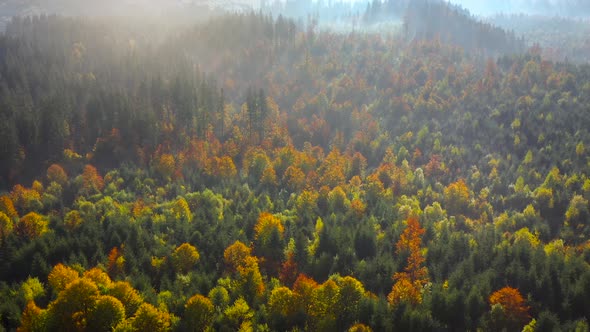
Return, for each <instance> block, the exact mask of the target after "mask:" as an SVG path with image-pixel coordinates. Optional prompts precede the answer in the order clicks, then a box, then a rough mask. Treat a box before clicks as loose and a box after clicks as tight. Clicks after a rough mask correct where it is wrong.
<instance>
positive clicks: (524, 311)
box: [489, 287, 530, 330]
mask: <svg viewBox="0 0 590 332" xmlns="http://www.w3.org/2000/svg"><path fill="white" fill-rule="evenodd" d="M489 302H490V306H491V307H492V310H491V312H492V317H491V318H492V321H493V322H492V323H493V325H494V326H496V327H498V329H502V328H506V329H508V330H521V329H522V327H523V326H524V325H525V324H526V323H527V322H528V321H529V320H530V316H529V307H528V306H527V305H526V303H525V300H524V298H523V297H522V295H521V294H520V291H519V290H518V289H516V288H512V287H504V288H502V289H499V290H497V291H495V292H494V293H492V295H490V298H489Z"/></svg>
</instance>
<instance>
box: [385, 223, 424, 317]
mask: <svg viewBox="0 0 590 332" xmlns="http://www.w3.org/2000/svg"><path fill="white" fill-rule="evenodd" d="M424 232H425V230H424V228H422V227H421V226H420V222H419V221H418V218H416V217H410V218H408V220H407V227H406V229H405V230H404V232H403V233H402V235H401V236H400V239H399V240H398V242H397V244H396V251H397V253H398V254H399V253H402V252H409V256H408V260H407V264H406V267H405V269H404V272H398V273H395V274H394V275H393V279H394V280H395V283H394V285H393V287H392V289H391V292H390V293H389V295H388V296H387V300H388V301H389V304H390V305H391V306H393V307H395V306H397V305H398V304H400V303H401V302H408V303H411V304H412V305H417V304H420V303H422V290H423V288H424V286H425V285H426V284H427V283H428V281H429V279H428V269H427V268H426V267H425V266H424V262H425V261H426V258H425V257H424V254H422V250H421V249H422V248H421V245H422V235H423V234H424Z"/></svg>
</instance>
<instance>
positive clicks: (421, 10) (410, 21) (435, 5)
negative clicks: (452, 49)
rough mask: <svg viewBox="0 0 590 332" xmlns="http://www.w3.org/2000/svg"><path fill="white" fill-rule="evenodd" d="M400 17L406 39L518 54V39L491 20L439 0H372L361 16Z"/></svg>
mask: <svg viewBox="0 0 590 332" xmlns="http://www.w3.org/2000/svg"><path fill="white" fill-rule="evenodd" d="M387 20H403V34H404V36H405V38H406V39H408V40H432V39H438V40H440V41H441V42H443V43H447V44H452V45H456V46H460V47H462V48H464V49H465V50H467V51H472V52H473V51H475V52H478V53H483V54H484V55H499V54H506V53H519V52H522V51H523V50H524V49H525V43H524V40H523V39H522V38H518V37H517V36H516V35H515V34H514V33H513V32H510V31H507V30H504V29H502V28H500V27H498V26H495V25H493V24H491V23H487V22H483V21H481V20H480V19H479V18H477V17H475V16H473V15H472V14H471V13H470V12H469V11H468V10H467V9H465V8H463V7H461V6H458V5H453V4H452V3H449V2H446V1H443V0H420V1H409V0H385V1H384V2H381V1H378V0H377V1H373V2H371V3H370V4H369V5H368V6H367V10H366V12H365V14H364V16H363V21H364V22H365V24H374V23H378V22H382V21H387Z"/></svg>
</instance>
